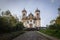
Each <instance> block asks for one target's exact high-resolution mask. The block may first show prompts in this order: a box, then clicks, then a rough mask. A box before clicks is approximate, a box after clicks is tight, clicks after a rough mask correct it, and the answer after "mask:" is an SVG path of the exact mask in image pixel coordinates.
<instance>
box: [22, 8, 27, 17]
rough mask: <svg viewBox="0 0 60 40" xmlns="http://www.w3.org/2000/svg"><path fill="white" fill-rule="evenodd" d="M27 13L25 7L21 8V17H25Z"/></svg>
mask: <svg viewBox="0 0 60 40" xmlns="http://www.w3.org/2000/svg"><path fill="white" fill-rule="evenodd" d="M26 15H27V11H26V10H25V8H24V9H23V10H22V18H25V17H26Z"/></svg>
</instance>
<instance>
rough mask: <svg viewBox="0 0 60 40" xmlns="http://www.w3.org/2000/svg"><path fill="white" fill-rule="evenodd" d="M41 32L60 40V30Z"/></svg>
mask: <svg viewBox="0 0 60 40" xmlns="http://www.w3.org/2000/svg"><path fill="white" fill-rule="evenodd" d="M40 32H42V33H45V34H47V35H50V36H53V37H56V38H59V39H60V31H59V30H50V29H46V30H40Z"/></svg>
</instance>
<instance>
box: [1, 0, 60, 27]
mask: <svg viewBox="0 0 60 40" xmlns="http://www.w3.org/2000/svg"><path fill="white" fill-rule="evenodd" d="M59 6H60V0H0V8H1V11H6V10H8V9H9V10H10V11H11V13H12V15H14V16H16V15H17V16H18V17H19V18H21V16H22V13H21V11H22V10H23V9H24V8H25V9H26V10H27V14H29V13H30V12H32V13H33V14H35V13H34V11H35V10H36V9H37V8H38V9H39V10H40V17H41V26H46V25H47V24H49V23H50V21H51V20H53V19H55V18H56V17H57V15H58V10H57V9H58V7H59Z"/></svg>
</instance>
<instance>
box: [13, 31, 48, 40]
mask: <svg viewBox="0 0 60 40" xmlns="http://www.w3.org/2000/svg"><path fill="white" fill-rule="evenodd" d="M13 40H49V39H47V38H46V37H44V36H42V35H40V34H39V33H38V32H36V31H28V32H26V33H24V34H22V35H20V36H18V37H17V38H15V39H13Z"/></svg>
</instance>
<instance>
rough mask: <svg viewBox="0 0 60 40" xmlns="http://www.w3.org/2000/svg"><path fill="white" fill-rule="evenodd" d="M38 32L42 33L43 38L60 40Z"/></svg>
mask: <svg viewBox="0 0 60 40" xmlns="http://www.w3.org/2000/svg"><path fill="white" fill-rule="evenodd" d="M37 32H38V33H40V34H41V35H42V36H45V37H46V38H48V39H49V40H60V39H57V38H54V37H52V36H48V35H46V34H44V33H41V32H39V31H37Z"/></svg>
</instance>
